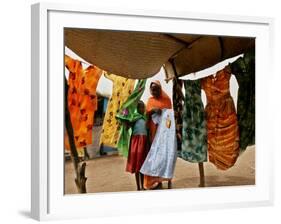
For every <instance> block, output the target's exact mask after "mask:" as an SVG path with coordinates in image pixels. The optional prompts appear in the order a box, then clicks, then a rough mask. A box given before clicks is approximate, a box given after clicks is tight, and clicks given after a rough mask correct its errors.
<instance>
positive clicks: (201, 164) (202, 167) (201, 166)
mask: <svg viewBox="0 0 281 224" xmlns="http://www.w3.org/2000/svg"><path fill="white" fill-rule="evenodd" d="M198 166H199V174H200V183H199V187H205V175H204V163H202V162H201V163H198Z"/></svg>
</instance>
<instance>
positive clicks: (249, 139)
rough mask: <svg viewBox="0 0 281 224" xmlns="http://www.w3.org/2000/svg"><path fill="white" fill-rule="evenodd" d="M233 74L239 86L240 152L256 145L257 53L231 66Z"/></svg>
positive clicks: (253, 52)
mask: <svg viewBox="0 0 281 224" xmlns="http://www.w3.org/2000/svg"><path fill="white" fill-rule="evenodd" d="M231 72H232V74H234V75H235V77H236V79H237V82H238V84H239V89H238V101H237V117H238V125H239V132H240V151H241V152H243V151H244V150H245V149H246V147H247V146H249V145H254V144H255V51H254V49H253V50H252V51H249V52H247V53H245V54H244V57H240V58H238V59H237V60H236V61H235V62H233V63H232V64H231Z"/></svg>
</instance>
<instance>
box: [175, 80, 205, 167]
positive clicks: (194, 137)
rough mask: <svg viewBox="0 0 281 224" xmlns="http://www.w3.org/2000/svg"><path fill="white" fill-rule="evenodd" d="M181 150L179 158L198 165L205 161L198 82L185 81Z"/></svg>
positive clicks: (202, 115) (202, 109) (202, 118)
mask: <svg viewBox="0 0 281 224" xmlns="http://www.w3.org/2000/svg"><path fill="white" fill-rule="evenodd" d="M184 87H185V100H184V108H183V130H182V150H181V152H179V157H181V158H182V159H184V160H186V161H189V162H193V163H198V162H205V161H207V150H208V145H207V129H206V124H207V123H206V119H205V112H204V106H203V102H202V99H201V84H200V80H185V81H184Z"/></svg>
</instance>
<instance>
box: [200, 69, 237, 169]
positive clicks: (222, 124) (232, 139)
mask: <svg viewBox="0 0 281 224" xmlns="http://www.w3.org/2000/svg"><path fill="white" fill-rule="evenodd" d="M230 77H231V73H230V72H229V71H228V70H227V69H223V70H220V71H218V72H217V73H216V76H214V75H211V76H208V77H206V78H203V79H202V80H201V86H202V88H203V90H204V91H205V93H206V96H207V106H206V108H205V113H206V119H207V132H208V137H207V138H208V154H209V161H210V162H211V163H213V164H214V165H215V166H216V167H217V168H218V169H221V170H226V169H228V168H230V167H232V166H233V165H234V164H235V162H236V160H237V158H238V156H239V131H238V121H237V115H236V111H235V106H234V102H233V99H232V97H231V95H230V91H229V80H230Z"/></svg>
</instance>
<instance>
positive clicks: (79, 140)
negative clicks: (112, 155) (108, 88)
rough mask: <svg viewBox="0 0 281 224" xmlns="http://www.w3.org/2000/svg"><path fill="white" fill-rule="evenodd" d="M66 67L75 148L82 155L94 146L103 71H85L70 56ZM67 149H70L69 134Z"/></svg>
mask: <svg viewBox="0 0 281 224" xmlns="http://www.w3.org/2000/svg"><path fill="white" fill-rule="evenodd" d="M65 66H66V68H67V69H68V70H69V77H68V85H69V88H68V99H67V101H68V109H69V113H70V119H71V123H72V127H73V132H74V141H75V146H76V148H77V149H78V154H80V153H79V151H81V150H82V149H83V147H85V146H87V145H89V144H92V128H93V123H94V112H95V111H96V110H97V95H96V88H97V84H98V81H99V79H100V77H101V74H102V70H101V69H99V68H98V67H96V66H93V65H90V66H89V67H87V68H86V69H83V68H82V64H81V62H80V61H78V60H74V59H72V58H71V57H69V56H65ZM65 133H66V132H65ZM65 147H66V148H67V149H69V148H70V147H69V142H68V136H67V134H65Z"/></svg>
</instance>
